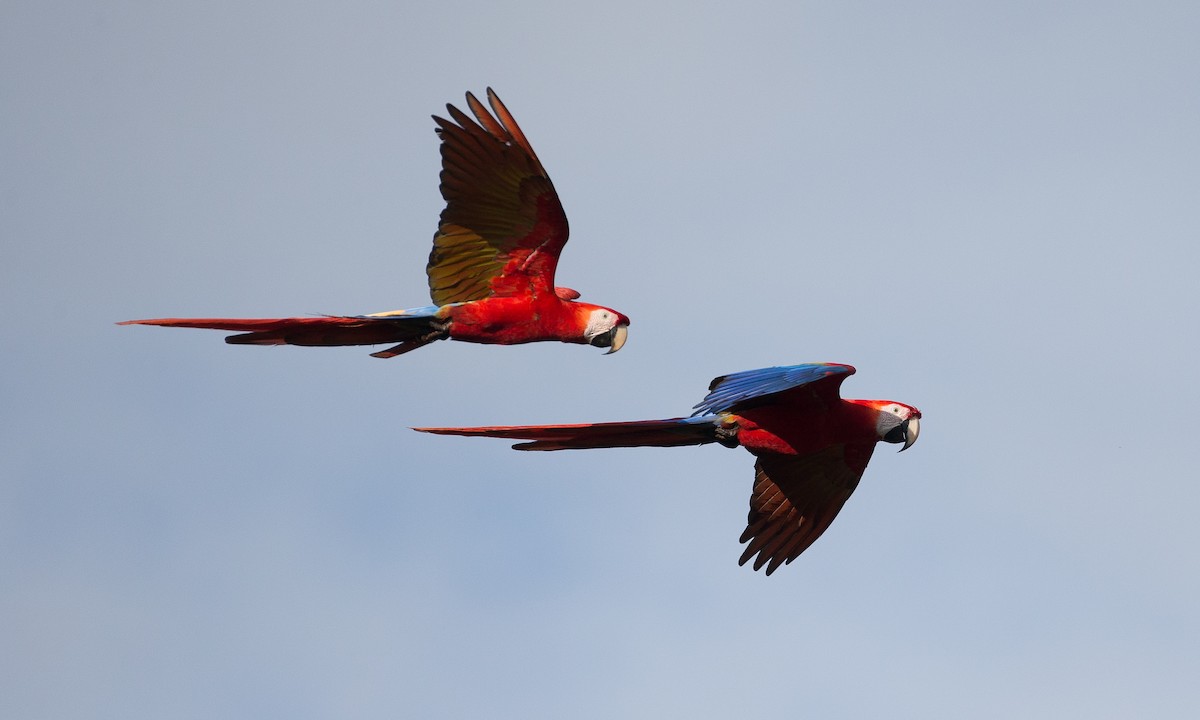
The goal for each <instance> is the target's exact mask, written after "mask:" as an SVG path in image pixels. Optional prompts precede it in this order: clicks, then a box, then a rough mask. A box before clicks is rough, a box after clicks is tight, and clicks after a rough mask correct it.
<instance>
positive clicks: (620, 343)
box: [604, 323, 629, 355]
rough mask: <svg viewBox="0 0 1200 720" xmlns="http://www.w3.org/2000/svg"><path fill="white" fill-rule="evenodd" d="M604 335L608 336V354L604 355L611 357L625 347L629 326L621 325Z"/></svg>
mask: <svg viewBox="0 0 1200 720" xmlns="http://www.w3.org/2000/svg"><path fill="white" fill-rule="evenodd" d="M605 335H607V336H608V346H609V347H608V352H606V353H604V354H605V355H612V354H613V353H615V352H616V351H618V350H620V349H621V348H622V347H624V345H625V341H626V340H627V339H628V338H629V325H628V324H627V323H621V324H620V325H618V326H616V327H614V328H613V329H612V330H609V331H608V332H607V333H605Z"/></svg>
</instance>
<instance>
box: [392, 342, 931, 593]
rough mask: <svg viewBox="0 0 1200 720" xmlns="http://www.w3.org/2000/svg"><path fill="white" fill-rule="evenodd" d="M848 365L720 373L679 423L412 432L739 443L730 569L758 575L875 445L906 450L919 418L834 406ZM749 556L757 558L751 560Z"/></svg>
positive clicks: (538, 446) (575, 442)
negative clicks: (750, 566) (742, 495)
mask: <svg viewBox="0 0 1200 720" xmlns="http://www.w3.org/2000/svg"><path fill="white" fill-rule="evenodd" d="M852 374H854V368H853V367H851V366H849V365H839V364H834V363H817V364H806V365H792V366H790V367H771V368H764V369H761V370H748V371H746V372H739V373H733V374H731V375H723V376H721V377H718V378H716V379H715V380H713V381H712V383H711V384H710V385H709V388H708V395H707V396H706V397H705V398H704V399H703V400H701V401H700V402H699V403H698V404H696V405H695V407H694V409H695V412H694V413H692V415H691V416H690V417H686V418H671V419H669V420H641V421H635V422H606V423H596V424H583V425H525V426H507V427H473V428H413V429H414V430H419V431H420V432H427V433H436V434H439V435H472V436H485V437H498V438H509V439H517V440H527V441H528V442H524V443H518V444H516V445H513V448H515V449H517V450H575V449H584V448H610V447H642V446H656V447H672V446H679V445H704V444H707V443H714V442H715V443H720V444H721V445H724V446H726V447H737V446H738V445H741V446H742V447H744V448H746V449H747V450H749V451H750V452H751V454H753V455H754V456H755V463H754V489H753V491H752V492H751V494H750V516H749V520H748V522H747V525H746V530H745V531H744V532H743V533H742V537H741V542H742V543H745V544H746V549H745V551H744V552H743V553H742V556H741V559H740V560H739V561H738V564H739V565H744V564H745V563H746V562H747V561H749V560H750V559H751V558H754V569H755V570H758V569H759V568H761V567H763V566H764V565H765V566H766V568H767V574H768V575H770V574H771V573H773V572H775V570H776V569H777V568H778V567H779V566H780V565H783V564H787V563H790V562H792V561H793V560H795V559H796V558H797V557H799V555H800V553H802V552H804V551H805V550H806V549H807V548H808V547H809V546H810V545H812V544H813V542H814V541H815V540H816V539H817V538H818V537H820V536H821V533H823V532H825V529H826V528H828V527H829V524H830V523H832V522H833V519H834V518H835V517H837V514H838V511H839V510H841V509H842V505H844V504H845V502H846V500H847V498H849V497H850V494H851V493H852V492H854V488H856V487H857V486H858V481H859V479H860V478H861V477H862V474H863V471H864V470H866V468H867V462H868V461H869V460H870V459H871V453H872V452H873V451H874V450H875V444H876V443H877V442H879V441H881V440H882V441H883V442H887V443H903V445H904V446H903V447H902V448H900V450H901V451H904V450H907V449H908V448H910V447H912V444H913V443H915V442H916V441H917V435H918V433H919V432H920V429H921V424H920V420H921V412H920V411H919V410H917V409H916V408H915V407H913V406H911V405H905V404H904V403H900V402H895V401H892V400H843V399H842V398H841V396H840V394H839V389H840V387H841V384H842V381H843V380H845V379H846V377H847V376H849V375H852ZM756 556H757V557H756Z"/></svg>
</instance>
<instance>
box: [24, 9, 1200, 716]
mask: <svg viewBox="0 0 1200 720" xmlns="http://www.w3.org/2000/svg"><path fill="white" fill-rule="evenodd" d="M1197 36H1200V7H1198V6H1196V5H1195V4H1194V3H1183V2H1180V3H1166V2H1142V3H1133V2H1088V3H1083V2H1063V3H1050V4H1048V3H1001V4H996V3H982V2H979V3H976V2H969V3H961V2H955V3H951V2H918V3H904V4H897V3H886V2H862V3H849V4H847V3H838V4H831V3H823V4H818V3H786V4H785V3H778V4H770V3H753V2H752V3H741V4H738V7H736V8H734V7H732V6H731V5H730V4H725V3H721V4H718V3H707V4H695V3H623V2H614V3H603V4H593V5H592V6H589V7H586V8H584V7H575V6H572V5H570V4H564V3H536V2H525V3H516V4H511V5H498V4H494V3H493V4H485V3H474V2H458V3H453V2H449V3H439V4H417V3H408V4H404V3H398V4H386V3H374V2H347V3H340V4H338V6H337V7H336V9H335V8H334V7H333V5H332V4H330V7H328V8H326V9H317V8H312V7H306V8H297V7H294V6H293V5H292V4H285V3H261V2H250V3H205V4H190V5H185V6H179V5H173V6H170V7H168V6H167V5H164V4H161V3H145V2H114V3H106V4H104V5H103V6H93V7H83V6H79V5H78V4H77V3H60V2H52V1H51V2H38V3H33V2H24V3H20V2H18V3H9V4H6V5H4V6H3V8H2V9H0V105H2V106H3V107H4V111H3V112H2V113H0V127H2V129H3V132H2V133H0V153H2V155H0V236H2V238H3V243H2V244H0V302H3V305H4V308H5V313H4V316H3V320H0V323H2V324H0V329H2V333H3V338H4V341H3V342H2V343H0V358H2V359H3V367H4V369H5V372H4V373H0V421H2V422H3V428H4V430H3V432H2V433H0V578H3V580H2V581H0V647H3V648H4V650H3V652H0V714H3V715H4V716H5V717H24V718H39V717H46V718H49V717H54V718H67V717H79V718H86V717H126V718H143V717H144V718H160V717H172V718H191V717H195V718H201V717H203V718H210V717H264V716H274V717H292V718H324V717H383V716H387V717H396V716H401V717H481V716H482V717H505V716H559V717H562V716H566V717H577V718H610V717H661V716H664V715H665V716H690V717H730V716H739V717H762V716H786V717H795V716H801V715H803V716H806V717H823V718H840V717H846V718H861V717H912V718H942V717H944V718H960V717H964V716H967V717H976V718H1009V717H1014V716H1020V717H1028V718H1059V717H1063V716H1071V717H1083V716H1087V717H1096V718H1105V717H1112V718H1124V717H1130V716H1141V717H1164V718H1165V717H1192V716H1194V713H1195V711H1196V709H1197V707H1198V706H1200V691H1197V690H1196V687H1195V677H1196V676H1197V674H1198V673H1200V656H1198V654H1197V651H1196V647H1197V644H1198V641H1200V620H1198V618H1197V613H1196V609H1195V606H1196V603H1195V598H1196V596H1197V594H1198V593H1200V581H1198V577H1197V567H1200V529H1197V526H1196V524H1195V522H1194V510H1193V509H1194V508H1195V507H1196V506H1197V504H1198V503H1200V489H1198V486H1197V484H1196V482H1195V480H1196V473H1195V468H1194V457H1195V452H1194V438H1193V436H1194V432H1195V415H1196V411H1195V408H1196V406H1197V403H1200V384H1198V383H1197V382H1196V380H1195V373H1194V372H1192V367H1193V365H1194V364H1195V357H1196V356H1197V350H1198V349H1200V348H1198V346H1200V342H1198V334H1197V329H1196V328H1197V324H1196V315H1197V311H1198V310H1200V307H1198V306H1197V302H1196V299H1195V297H1196V295H1195V287H1196V281H1195V277H1194V274H1195V270H1196V268H1197V266H1198V262H1197V252H1196V245H1197V239H1198V236H1200V210H1198V209H1197V208H1198V205H1197V202H1196V190H1197V187H1200V133H1197V128H1198V127H1200V74H1198V73H1197V72H1196V69H1197V67H1200V47H1198V46H1197V43H1196V42H1195V38H1196V37H1197ZM489 85H490V86H492V87H494V88H496V90H497V91H498V92H499V93H500V95H501V97H503V98H504V100H505V102H506V103H507V104H508V106H509V107H510V109H511V110H512V111H513V113H514V114H515V115H516V117H517V119H518V120H519V121H520V122H521V124H522V126H523V128H524V130H525V131H526V133H527V135H528V136H529V138H530V140H531V141H532V143H533V145H534V147H535V148H536V149H537V151H538V154H539V155H540V157H541V159H542V161H543V163H544V164H545V166H546V167H547V169H548V170H549V171H550V173H551V175H552V177H553V179H554V181H555V184H556V186H557V188H558V191H559V193H560V195H561V197H562V200H563V203H564V206H565V207H566V210H567V214H568V216H569V217H570V220H571V227H572V236H571V237H572V240H571V242H570V243H569V244H568V246H567V248H566V250H565V252H564V255H563V261H562V263H561V264H560V268H559V281H560V283H561V284H564V285H567V286H569V287H573V288H576V289H578V290H580V291H581V292H582V293H583V298H584V299H585V300H589V301H592V302H597V303H601V304H605V305H609V306H612V307H615V308H617V309H619V310H621V311H622V312H624V313H626V314H628V315H629V316H630V317H631V318H632V319H633V324H632V326H631V328H630V339H629V343H628V345H626V347H625V348H624V349H623V350H622V351H621V353H620V354H618V355H614V356H611V357H605V356H603V355H602V353H601V352H600V351H599V350H596V349H594V348H587V347H580V346H567V345H555V344H548V343H544V344H538V345H533V346H523V347H511V348H497V347H477V346H470V345H464V344H456V343H440V344H437V345H434V346H432V347H430V348H427V349H424V350H421V351H419V352H416V353H413V354H411V355H406V356H404V357H401V358H397V359H393V360H387V361H383V360H377V359H374V358H370V357H368V356H367V352H368V351H369V349H364V348H345V349H307V348H286V347H285V348H254V347H250V348H243V347H229V346H226V345H225V344H224V343H222V342H221V333H217V332H206V331H199V330H195V331H192V330H171V329H158V328H137V327H134V328H130V327H117V326H115V325H114V324H113V323H115V322H117V321H120V320H126V319H131V318H141V317H157V316H172V315H174V316H235V317H236V316H245V317H253V316H262V317H268V316H276V315H301V314H306V313H359V312H376V311H383V310H391V309H396V308H400V307H411V306H417V305H423V304H426V302H427V299H428V296H427V294H426V283H425V277H424V264H425V260H426V258H427V255H428V251H429V244H430V240H431V237H432V234H433V230H434V228H435V225H436V218H437V214H438V212H439V211H440V209H441V201H440V197H439V195H438V192H437V173H438V169H439V165H438V163H439V159H438V153H437V140H436V137H435V136H434V133H433V123H432V121H431V120H430V118H429V115H430V114H431V113H435V112H442V110H443V108H444V105H445V103H446V102H454V103H460V102H461V100H462V97H463V92H464V91H466V90H473V91H476V92H482V91H483V89H484V88H485V87H486V86H489ZM809 361H831V362H846V363H850V364H853V365H855V366H856V367H857V368H858V374H857V375H855V376H854V377H852V378H850V379H849V380H848V381H847V382H846V384H845V386H844V392H845V393H846V394H847V395H848V396H850V397H867V398H888V399H894V400H899V401H903V402H906V403H910V404H913V405H916V406H917V407H919V408H921V410H922V411H923V412H924V416H925V417H924V420H923V422H922V430H923V432H922V436H921V441H920V442H919V443H918V444H917V445H916V446H915V447H914V448H913V449H912V450H911V451H910V452H907V453H904V454H903V455H896V454H895V453H893V452H890V450H891V448H886V447H885V448H881V449H880V452H878V453H877V454H876V457H875V458H874V460H873V461H872V463H871V467H870V468H869V469H868V471H867V474H866V476H865V477H864V480H863V482H862V484H861V485H860V486H859V489H858V491H857V493H856V494H855V496H854V497H853V498H852V499H851V500H850V502H849V503H848V504H847V506H846V508H845V510H844V511H843V512H842V514H841V516H840V517H839V518H838V520H837V522H835V523H834V525H833V526H832V528H831V529H830V530H829V531H828V532H827V533H826V534H825V536H824V537H823V538H822V539H821V540H819V541H818V542H817V543H816V544H815V545H814V546H813V548H811V549H810V550H809V551H808V552H807V553H805V554H804V555H803V556H802V557H801V558H800V559H799V560H797V561H796V562H795V563H793V564H792V565H790V566H788V567H786V568H782V569H781V570H780V571H779V572H777V573H776V574H775V575H773V576H772V577H770V578H767V577H764V576H762V574H761V573H754V572H751V571H749V569H747V568H739V567H738V566H737V564H736V559H737V557H738V555H739V552H740V546H739V545H738V544H737V537H738V535H739V534H740V532H741V530H742V527H743V526H744V522H745V514H746V508H747V499H748V496H749V491H750V485H751V481H752V459H751V457H750V456H749V455H747V454H746V453H745V452H744V451H740V450H738V451H730V450H726V449H724V448H721V447H715V446H714V447H705V448H680V449H630V450H613V451H593V452H579V453H550V454H544V455H542V454H536V455H530V454H524V453H516V452H512V451H511V450H509V449H508V445H507V443H504V442H501V441H495V442H492V441H486V440H470V439H464V438H443V437H432V436H426V435H419V434H417V433H413V432H410V431H409V430H407V428H408V427H410V426H413V425H456V424H462V425H474V424H497V423H541V422H587V421H605V420H622V419H641V418H654V417H669V416H674V415H679V414H685V413H686V412H688V410H689V408H690V407H691V406H692V404H693V403H695V402H696V401H697V400H699V399H700V398H701V397H702V396H703V394H704V391H705V388H706V386H707V383H708V381H709V380H710V379H711V378H712V377H714V376H716V375H720V374H723V373H727V372H731V371H737V370H745V369H750V368H756V367H763V366H769V365H778V364H794V363H799V362H809Z"/></svg>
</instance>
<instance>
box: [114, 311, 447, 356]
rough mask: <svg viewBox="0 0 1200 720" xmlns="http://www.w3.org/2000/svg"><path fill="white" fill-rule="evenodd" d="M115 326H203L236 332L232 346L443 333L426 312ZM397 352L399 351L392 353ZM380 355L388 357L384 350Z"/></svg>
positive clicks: (411, 341) (395, 339)
mask: <svg viewBox="0 0 1200 720" xmlns="http://www.w3.org/2000/svg"><path fill="white" fill-rule="evenodd" d="M117 324H118V325H158V326H160V327H184V328H205V329H210V330H233V331H239V332H241V333H242V334H240V335H230V336H228V337H226V338H225V342H227V343H231V344H233V345H305V346H338V345H377V344H379V343H402V344H406V345H407V346H411V347H406V349H413V348H415V347H420V346H421V345H424V344H426V343H428V342H431V341H433V340H437V339H440V338H441V337H443V336H444V334H443V333H441V332H440V331H439V329H438V328H437V327H436V326H435V324H434V318H433V317H432V316H429V315H387V316H380V317H372V316H362V315H359V316H319V317H292V318H249V319H240V318H155V319H151V320H126V321H125V322H122V323H117ZM391 354H398V353H391ZM381 356H388V354H387V351H385V352H384V353H381Z"/></svg>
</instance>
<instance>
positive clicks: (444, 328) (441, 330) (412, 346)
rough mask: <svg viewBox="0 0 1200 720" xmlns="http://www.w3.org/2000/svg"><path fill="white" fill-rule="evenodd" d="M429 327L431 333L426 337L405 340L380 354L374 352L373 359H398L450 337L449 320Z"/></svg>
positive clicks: (434, 323)
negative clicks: (397, 357) (398, 356)
mask: <svg viewBox="0 0 1200 720" xmlns="http://www.w3.org/2000/svg"><path fill="white" fill-rule="evenodd" d="M429 327H430V331H429V332H427V333H425V334H424V335H421V336H420V337H415V338H413V339H412V340H405V341H404V342H402V343H400V344H399V345H393V346H392V347H390V348H388V349H387V350H380V351H379V352H373V353H371V357H377V358H391V357H396V356H397V355H403V354H404V353H406V352H410V351H412V350H416V349H417V348H419V347H425V346H426V345H428V344H429V343H431V342H434V341H436V340H443V339H445V338H448V337H450V321H449V320H446V321H442V322H438V321H435V322H431V323H429Z"/></svg>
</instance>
